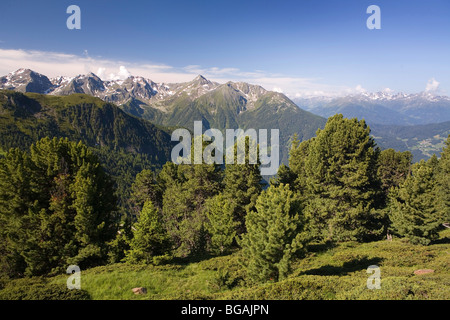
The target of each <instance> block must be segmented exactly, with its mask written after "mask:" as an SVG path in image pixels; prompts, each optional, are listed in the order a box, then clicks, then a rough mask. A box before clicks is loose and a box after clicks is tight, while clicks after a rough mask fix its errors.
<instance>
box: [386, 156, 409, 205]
mask: <svg viewBox="0 0 450 320" xmlns="http://www.w3.org/2000/svg"><path fill="white" fill-rule="evenodd" d="M411 166H412V153H411V152H409V151H404V152H400V151H395V150H394V149H387V150H383V151H381V152H380V157H379V159H378V176H379V178H380V180H381V188H382V190H383V192H384V194H385V196H386V197H387V195H388V193H389V190H390V189H391V188H392V187H398V186H399V185H400V184H401V183H402V182H404V181H405V180H406V178H407V177H408V175H409V174H410V172H411Z"/></svg>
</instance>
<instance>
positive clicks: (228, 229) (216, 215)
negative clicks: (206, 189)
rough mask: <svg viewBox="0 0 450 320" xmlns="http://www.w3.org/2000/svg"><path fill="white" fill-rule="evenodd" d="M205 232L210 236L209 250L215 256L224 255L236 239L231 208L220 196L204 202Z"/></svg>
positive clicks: (235, 225)
mask: <svg viewBox="0 0 450 320" xmlns="http://www.w3.org/2000/svg"><path fill="white" fill-rule="evenodd" d="M205 211H206V216H207V218H208V219H207V222H206V230H207V231H208V232H209V234H210V236H211V249H212V251H213V252H214V253H216V254H224V253H226V252H228V251H229V250H230V248H231V245H232V243H233V240H234V238H235V237H236V227H237V226H238V225H239V223H238V222H236V221H234V219H233V206H232V204H231V202H230V201H228V199H227V198H226V197H224V196H223V195H222V194H218V195H216V196H214V197H213V198H211V199H208V200H207V202H206V209H205Z"/></svg>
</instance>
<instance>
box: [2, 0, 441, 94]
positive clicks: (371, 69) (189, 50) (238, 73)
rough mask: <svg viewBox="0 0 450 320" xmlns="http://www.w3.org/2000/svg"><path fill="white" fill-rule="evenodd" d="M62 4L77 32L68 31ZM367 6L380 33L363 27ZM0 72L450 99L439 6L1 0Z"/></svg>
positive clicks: (435, 0)
mask: <svg viewBox="0 0 450 320" xmlns="http://www.w3.org/2000/svg"><path fill="white" fill-rule="evenodd" d="M70 5H77V6H79V8H80V10H81V29H79V30H76V29H74V30H69V29H68V28H67V25H66V21H67V19H68V18H69V17H70V15H71V14H68V13H67V12H66V10H67V7H68V6H70ZM370 5H377V6H378V7H379V8H380V11H381V15H380V24H381V29H373V30H371V29H369V28H367V24H366V21H367V19H368V18H370V17H371V14H370V13H367V12H366V11H367V8H368V7H369V6H370ZM0 22H1V26H2V27H1V28H0V75H5V74H7V73H9V72H12V71H14V70H16V69H19V68H22V67H24V68H30V69H32V70H35V71H37V72H40V73H42V74H45V75H47V76H49V77H54V76H57V75H65V76H76V75H78V74H84V73H87V72H93V73H95V74H97V75H98V76H100V77H101V78H102V79H104V80H108V79H118V78H125V77H127V76H129V75H134V76H144V77H146V78H149V79H151V80H153V81H155V82H184V81H190V80H192V79H193V78H194V77H195V76H197V75H198V74H202V75H203V76H205V77H206V78H208V79H210V80H214V81H217V82H221V83H224V82H227V81H245V82H249V83H253V84H259V85H262V86H263V87H265V88H266V89H268V90H276V91H280V92H283V93H286V94H287V95H288V96H290V97H300V96H308V95H328V94H349V93H358V92H363V91H369V92H376V91H391V92H405V93H415V92H421V91H424V90H427V91H433V92H435V93H438V94H445V95H450V1H448V0H428V1H416V0H408V1H406V0H395V1H393V0H370V1H366V0H341V1H333V0H328V1H324V0H303V1H301V0H296V1H283V0H279V1H266V0H239V1H238V0H227V1H224V0H191V1H187V0H183V1H178V0H164V1H162V0H158V1H153V0H149V1H135V0H129V1H111V0H109V1H106V0H95V1H92V0H86V1H83V0H70V1H66V0H55V1H51V0H47V1H46V0H44V1H30V0H29V1H24V0H2V1H1V4H0Z"/></svg>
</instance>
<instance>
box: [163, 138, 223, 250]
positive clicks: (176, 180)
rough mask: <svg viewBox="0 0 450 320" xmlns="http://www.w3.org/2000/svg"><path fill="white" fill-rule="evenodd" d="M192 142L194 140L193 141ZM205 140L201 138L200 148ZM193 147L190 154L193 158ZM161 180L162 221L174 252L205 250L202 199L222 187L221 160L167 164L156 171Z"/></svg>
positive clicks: (205, 198)
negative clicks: (217, 162) (159, 170)
mask: <svg viewBox="0 0 450 320" xmlns="http://www.w3.org/2000/svg"><path fill="white" fill-rule="evenodd" d="M193 145H194V143H193ZM206 145H207V143H204V141H203V149H204V148H205V146H206ZM193 154H194V150H192V154H191V157H192V159H193V156H194V155H193ZM158 178H159V179H160V181H161V182H162V183H164V188H165V189H164V193H163V197H162V198H163V209H162V214H163V221H164V224H165V226H166V228H167V232H168V233H169V235H170V237H171V240H172V243H173V244H174V248H175V254H176V255H178V256H182V257H185V256H189V255H195V254H201V253H204V252H205V250H206V245H207V231H206V227H205V223H206V221H207V218H206V214H205V210H204V208H205V202H206V200H207V199H209V198H212V197H213V196H215V195H216V194H218V193H219V192H220V191H221V190H222V171H221V169H220V164H216V163H212V164H207V163H200V164H195V163H193V161H192V164H179V165H175V164H170V165H165V166H164V168H163V170H162V171H161V172H160V174H159V175H158Z"/></svg>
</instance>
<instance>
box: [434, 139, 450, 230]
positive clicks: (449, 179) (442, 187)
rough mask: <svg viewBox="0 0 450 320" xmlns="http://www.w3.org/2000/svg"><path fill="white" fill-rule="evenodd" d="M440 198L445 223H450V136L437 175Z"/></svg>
mask: <svg viewBox="0 0 450 320" xmlns="http://www.w3.org/2000/svg"><path fill="white" fill-rule="evenodd" d="M436 180H437V183H438V196H439V199H440V210H441V211H442V215H443V220H444V221H443V223H450V135H449V136H448V138H447V141H446V147H445V148H444V150H443V152H442V154H441V159H440V160H439V167H438V173H437V179H436Z"/></svg>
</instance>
